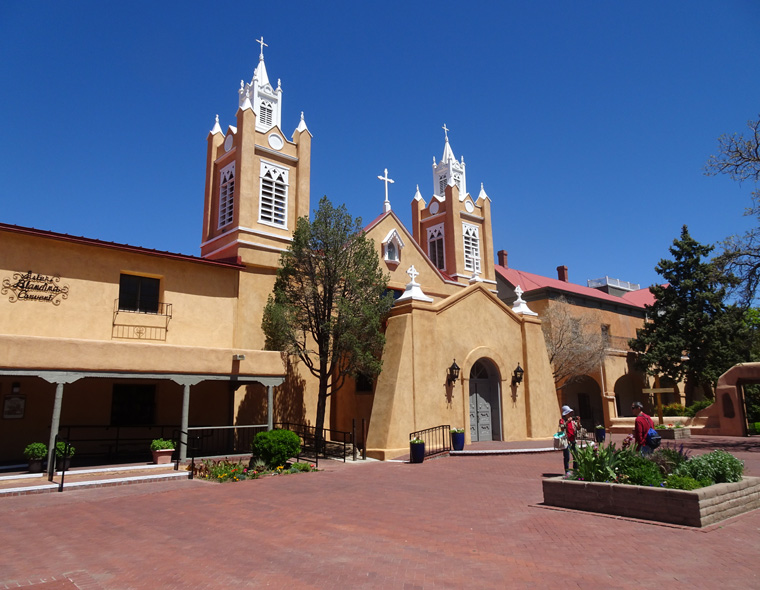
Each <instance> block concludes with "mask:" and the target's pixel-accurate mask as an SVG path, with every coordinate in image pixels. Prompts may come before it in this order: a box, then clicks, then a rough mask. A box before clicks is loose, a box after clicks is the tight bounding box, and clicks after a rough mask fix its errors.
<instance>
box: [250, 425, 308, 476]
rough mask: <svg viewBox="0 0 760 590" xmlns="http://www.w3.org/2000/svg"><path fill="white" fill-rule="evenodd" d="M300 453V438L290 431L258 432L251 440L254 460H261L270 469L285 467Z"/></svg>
mask: <svg viewBox="0 0 760 590" xmlns="http://www.w3.org/2000/svg"><path fill="white" fill-rule="evenodd" d="M300 451H301V437H299V436H298V435H297V434H296V433H295V432H292V431H290V430H270V431H269V432H259V433H258V434H257V435H256V438H254V439H253V444H252V445H251V452H252V454H253V458H254V459H261V460H262V461H263V462H264V463H266V464H267V465H268V466H269V467H271V468H276V467H280V466H282V465H285V463H287V461H288V460H289V459H290V458H291V457H295V456H297V455H298V454H299V453H300Z"/></svg>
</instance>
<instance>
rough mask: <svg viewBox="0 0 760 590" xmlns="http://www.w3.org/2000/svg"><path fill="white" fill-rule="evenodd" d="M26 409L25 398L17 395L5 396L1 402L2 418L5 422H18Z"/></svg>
mask: <svg viewBox="0 0 760 590" xmlns="http://www.w3.org/2000/svg"><path fill="white" fill-rule="evenodd" d="M25 408H26V396H25V395H21V394H18V393H14V394H11V395H6V396H5V399H4V400H3V418H5V419H6V420H18V419H19V418H23V417H24V409H25Z"/></svg>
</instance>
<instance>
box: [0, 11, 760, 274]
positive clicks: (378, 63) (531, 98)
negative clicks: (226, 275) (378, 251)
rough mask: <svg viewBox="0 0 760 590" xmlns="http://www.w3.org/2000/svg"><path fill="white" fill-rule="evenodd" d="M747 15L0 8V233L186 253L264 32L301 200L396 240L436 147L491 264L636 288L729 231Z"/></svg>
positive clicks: (747, 55)
mask: <svg viewBox="0 0 760 590" xmlns="http://www.w3.org/2000/svg"><path fill="white" fill-rule="evenodd" d="M758 31H760V3H758V2H756V1H754V0H727V1H723V2H704V1H699V0H692V1H688V2H686V1H682V2H662V1H648V0H644V1H637V2H626V3H624V2H608V1H604V2H603V1H594V2H590V1H584V0H575V1H573V2H567V1H535V2H525V1H522V2H512V1H504V2H493V1H492V2H479V1H477V0H476V1H470V2H435V3H433V2H408V1H407V2H402V1H399V2H397V1H390V2H383V3H369V2H357V1H353V2H331V3H321V2H305V1H304V2H301V1H293V2H288V3H279V2H275V3H272V2H258V1H249V2H238V3H231V2H214V3H200V2H144V1H133V2H129V3H111V2H102V1H100V2H89V1H88V2H84V1H73V2H58V1H38V2H29V1H17V0H5V1H3V2H2V3H0V80H2V87H3V91H2V94H0V104H2V110H1V111H0V112H2V115H3V117H2V125H0V137H1V138H2V141H0V179H2V195H3V196H2V214H0V221H2V222H5V223H11V224H17V225H22V226H29V227H36V228H39V229H46V230H53V231H59V232H65V233H69V234H73V235H84V236H87V237H93V238H98V239H102V240H108V241H115V242H120V243H128V244H133V245H138V246H144V247H148V248H156V249H159V250H168V251H171V252H181V253H185V254H193V255H197V254H198V253H199V244H200V236H201V218H202V204H203V183H204V175H205V154H206V136H207V135H208V132H209V130H210V129H211V127H212V126H213V123H214V116H215V115H216V114H217V113H218V114H219V117H220V122H221V124H222V127H223V128H225V129H226V127H227V125H229V124H234V114H235V111H236V109H237V96H238V95H237V89H238V87H239V84H240V80H241V79H245V80H246V81H250V79H251V77H252V75H253V70H254V68H255V67H256V64H257V61H258V54H259V45H258V44H257V43H256V41H255V40H256V39H258V38H259V37H260V36H263V37H264V40H265V42H266V43H267V44H268V47H267V48H265V52H264V55H265V59H266V64H267V70H268V72H269V76H270V79H272V81H276V80H277V78H281V79H282V87H283V92H284V94H283V97H284V98H283V119H282V120H283V131H284V132H285V133H286V135H287V136H288V137H289V136H290V135H291V134H292V132H293V130H294V129H295V128H296V126H297V125H298V121H299V118H300V112H301V111H304V113H305V117H306V123H307V125H308V127H309V129H310V131H311V133H312V134H313V136H314V139H313V143H312V175H311V188H312V206H316V204H317V201H318V199H319V197H320V196H321V195H323V194H326V195H328V196H329V197H330V199H331V200H332V201H333V202H335V203H346V204H347V205H348V208H349V210H350V211H351V213H352V214H353V215H355V216H361V217H362V218H363V219H364V220H365V221H366V222H368V221H370V220H372V219H373V218H374V217H376V216H377V215H378V214H379V213H381V212H382V203H383V199H384V188H383V183H382V182H380V181H379V180H377V175H378V174H382V173H383V169H384V168H388V171H389V175H390V177H391V178H393V179H394V180H395V184H393V185H392V186H391V187H390V200H391V204H392V206H393V209H394V211H396V213H397V214H398V215H399V216H400V217H401V219H402V221H403V222H404V223H405V224H406V225H407V227H408V228H410V229H411V223H410V221H411V213H410V205H409V204H410V201H411V199H412V196H413V195H414V192H415V189H416V186H417V185H418V184H419V186H420V190H421V192H422V195H423V197H424V198H425V199H426V200H429V198H430V196H431V194H432V190H433V185H432V172H431V164H432V159H433V157H435V158H436V159H440V157H441V154H442V152H443V146H444V135H443V130H442V128H441V127H442V125H443V124H444V123H445V124H446V125H447V127H448V128H449V129H450V131H449V138H450V141H451V146H452V148H453V150H454V153H455V155H456V156H457V157H458V158H459V157H461V156H462V155H463V156H464V158H465V162H466V164H467V183H468V189H469V192H471V193H473V196H477V194H478V191H479V188H480V183H481V182H482V183H484V185H485V189H486V192H487V193H488V195H489V196H490V198H491V200H492V212H493V229H494V246H495V249H496V250H500V249H504V250H507V251H508V252H509V262H510V266H513V267H514V268H518V269H521V270H525V271H529V272H535V273H539V274H544V275H547V276H556V271H555V268H556V267H557V266H558V265H562V264H564V265H567V266H568V267H569V275H570V280H571V281H572V282H575V283H582V284H585V281H586V279H591V278H599V277H603V276H605V275H607V276H610V277H614V278H619V279H623V280H627V281H631V282H637V283H641V284H642V286H646V285H648V284H651V283H653V282H656V281H657V280H658V276H657V275H656V273H655V272H654V266H655V264H656V263H657V261H658V260H659V259H660V258H662V257H664V256H666V255H667V248H668V246H670V244H671V243H672V241H673V239H674V238H676V237H677V236H678V234H679V232H680V228H681V226H682V225H683V224H687V225H688V226H689V228H690V231H691V233H692V236H693V237H694V238H695V239H697V240H699V241H700V242H703V243H715V242H718V241H720V240H721V239H723V238H725V237H727V236H728V235H730V234H733V233H738V232H742V231H744V230H745V229H747V228H748V227H749V226H750V224H751V222H752V220H751V219H749V218H745V217H743V216H742V214H743V211H744V208H745V207H747V206H749V205H750V200H749V194H750V192H751V191H752V190H753V189H754V188H755V187H753V186H749V185H747V184H744V185H743V186H740V185H738V184H736V183H734V182H732V181H731V180H730V179H728V178H715V177H712V178H710V177H706V176H704V174H703V166H704V163H705V161H706V160H707V158H708V156H709V155H710V154H711V153H713V152H714V151H715V149H716V146H717V138H718V136H719V135H720V134H721V133H732V132H743V131H745V129H746V122H747V120H749V119H753V118H755V117H757V116H758V113H760V33H759V32H758Z"/></svg>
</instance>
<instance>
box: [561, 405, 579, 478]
mask: <svg viewBox="0 0 760 590" xmlns="http://www.w3.org/2000/svg"><path fill="white" fill-rule="evenodd" d="M559 429H560V430H563V431H564V432H565V435H566V436H567V448H566V449H562V460H563V461H564V464H565V475H567V474H568V473H569V472H570V453H571V452H572V451H574V450H575V435H576V430H575V422H574V421H573V409H572V408H571V407H570V406H562V418H560V419H559Z"/></svg>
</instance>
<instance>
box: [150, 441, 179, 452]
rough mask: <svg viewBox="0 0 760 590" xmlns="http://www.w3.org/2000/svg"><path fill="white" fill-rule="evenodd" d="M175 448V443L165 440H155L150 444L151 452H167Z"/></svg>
mask: <svg viewBox="0 0 760 590" xmlns="http://www.w3.org/2000/svg"><path fill="white" fill-rule="evenodd" d="M173 448H174V441H172V440H166V439H164V438H154V439H153V441H152V442H151V443H150V450H151V451H165V450H168V449H173Z"/></svg>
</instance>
